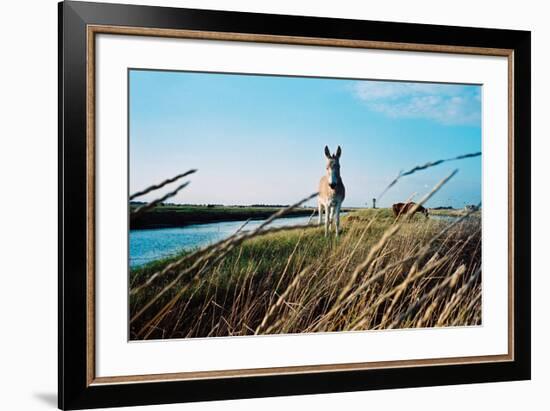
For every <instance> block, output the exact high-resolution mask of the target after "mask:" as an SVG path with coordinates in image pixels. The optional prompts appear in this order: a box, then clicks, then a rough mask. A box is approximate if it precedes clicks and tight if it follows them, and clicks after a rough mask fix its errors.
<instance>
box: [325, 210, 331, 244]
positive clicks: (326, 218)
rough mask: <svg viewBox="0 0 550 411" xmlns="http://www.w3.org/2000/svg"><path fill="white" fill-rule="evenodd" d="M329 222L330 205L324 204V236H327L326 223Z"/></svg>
mask: <svg viewBox="0 0 550 411" xmlns="http://www.w3.org/2000/svg"><path fill="white" fill-rule="evenodd" d="M329 224H330V207H329V205H328V204H325V237H326V236H328V225H329Z"/></svg>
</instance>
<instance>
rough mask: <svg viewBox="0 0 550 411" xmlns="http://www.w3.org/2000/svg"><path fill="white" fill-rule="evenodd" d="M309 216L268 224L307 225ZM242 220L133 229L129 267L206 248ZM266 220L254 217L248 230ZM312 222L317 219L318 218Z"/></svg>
mask: <svg viewBox="0 0 550 411" xmlns="http://www.w3.org/2000/svg"><path fill="white" fill-rule="evenodd" d="M309 220H310V217H309V216H305V217H304V216H302V217H287V218H279V219H277V220H275V221H273V222H272V223H271V224H270V225H269V227H283V226H288V225H296V224H307V223H308V221H309ZM245 221H246V220H243V221H222V222H217V223H209V224H193V225H188V226H184V227H173V228H155V229H146V230H130V246H129V248H130V250H129V251H130V268H135V267H139V266H140V265H143V264H147V263H148V262H151V261H154V260H158V259H159V258H165V257H169V256H171V255H174V254H176V253H178V252H180V251H182V250H190V249H194V248H198V247H204V246H206V245H209V244H212V243H214V242H216V241H219V240H223V239H224V238H227V237H229V236H230V235H232V234H234V233H235V232H236V231H237V230H238V229H239V228H240V227H241V226H242V225H243V224H244V223H245ZM264 221H265V220H251V221H249V222H248V224H247V225H246V229H247V230H251V229H254V228H256V227H258V226H259V225H260V224H262V223H263V222H264ZM312 221H317V220H316V218H315V219H313V220H312Z"/></svg>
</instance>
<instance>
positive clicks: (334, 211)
mask: <svg viewBox="0 0 550 411" xmlns="http://www.w3.org/2000/svg"><path fill="white" fill-rule="evenodd" d="M341 155H342V149H341V148H340V146H338V149H337V150H336V154H334V155H331V154H330V151H329V149H328V147H327V146H325V157H326V158H327V167H326V174H325V175H324V176H323V177H321V181H320V182H319V197H318V207H319V225H321V223H322V221H323V209H324V210H325V237H326V236H327V235H328V231H329V226H330V223H331V222H333V223H334V227H335V229H336V237H338V234H339V231H340V208H341V207H342V202H343V201H344V198H345V197H346V188H345V187H344V183H343V182H342V177H340V156H341Z"/></svg>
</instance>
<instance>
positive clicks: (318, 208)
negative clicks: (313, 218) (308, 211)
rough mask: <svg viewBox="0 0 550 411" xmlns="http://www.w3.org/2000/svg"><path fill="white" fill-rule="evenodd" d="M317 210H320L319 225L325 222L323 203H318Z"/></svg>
mask: <svg viewBox="0 0 550 411" xmlns="http://www.w3.org/2000/svg"><path fill="white" fill-rule="evenodd" d="M317 210H318V212H319V224H318V225H321V223H322V222H323V205H322V204H321V203H318V204H317Z"/></svg>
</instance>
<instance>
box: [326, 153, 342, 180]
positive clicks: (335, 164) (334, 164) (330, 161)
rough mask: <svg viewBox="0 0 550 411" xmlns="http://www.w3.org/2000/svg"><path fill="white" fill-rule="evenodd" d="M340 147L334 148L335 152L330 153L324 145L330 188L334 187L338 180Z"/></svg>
mask: <svg viewBox="0 0 550 411" xmlns="http://www.w3.org/2000/svg"><path fill="white" fill-rule="evenodd" d="M341 155H342V149H341V148H340V146H338V148H337V149H336V153H335V154H333V155H331V154H330V150H329V149H328V147H327V146H325V157H326V158H327V180H328V185H329V186H330V188H332V189H334V188H335V187H336V185H337V184H338V182H339V181H340V156H341Z"/></svg>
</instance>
